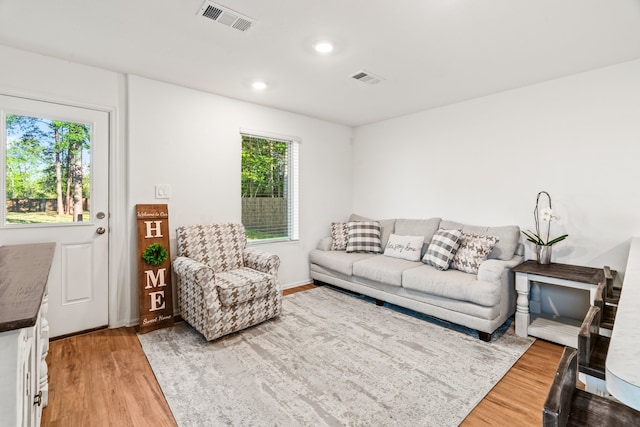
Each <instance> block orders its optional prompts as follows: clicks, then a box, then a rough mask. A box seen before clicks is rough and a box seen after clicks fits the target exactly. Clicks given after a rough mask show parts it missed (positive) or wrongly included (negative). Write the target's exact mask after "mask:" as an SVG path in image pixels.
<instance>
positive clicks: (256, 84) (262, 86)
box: [251, 80, 267, 90]
mask: <svg viewBox="0 0 640 427" xmlns="http://www.w3.org/2000/svg"><path fill="white" fill-rule="evenodd" d="M251 87H252V88H254V89H255V90H265V89H266V88H267V84H266V83H265V82H263V81H260V80H256V81H254V82H253V83H251Z"/></svg>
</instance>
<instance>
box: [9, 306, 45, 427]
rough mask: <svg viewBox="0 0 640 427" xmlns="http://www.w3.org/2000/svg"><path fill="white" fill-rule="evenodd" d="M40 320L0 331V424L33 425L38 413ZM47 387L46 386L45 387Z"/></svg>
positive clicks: (40, 355) (39, 400)
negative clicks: (19, 327)
mask: <svg viewBox="0 0 640 427" xmlns="http://www.w3.org/2000/svg"><path fill="white" fill-rule="evenodd" d="M40 326H41V322H40V319H38V321H37V323H36V325H35V326H32V327H30V328H22V329H17V330H13V331H7V332H2V333H0V362H1V363H0V384H2V388H0V413H2V414H3V415H2V417H0V425H1V426H3V427H4V426H7V427H14V426H37V425H40V417H41V415H42V403H41V396H42V390H41V388H40V380H41V376H40V373H41V361H42V353H41V351H42V350H41V349H44V346H43V345H42V344H40V345H39V337H40ZM47 387H48V386H47Z"/></svg>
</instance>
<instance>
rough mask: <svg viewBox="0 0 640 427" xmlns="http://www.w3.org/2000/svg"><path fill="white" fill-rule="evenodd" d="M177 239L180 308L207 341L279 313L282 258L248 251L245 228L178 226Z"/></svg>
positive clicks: (223, 225) (228, 225) (176, 268)
mask: <svg viewBox="0 0 640 427" xmlns="http://www.w3.org/2000/svg"><path fill="white" fill-rule="evenodd" d="M176 237H177V241H178V243H177V244H178V257H177V258H176V259H175V260H174V261H173V271H174V272H175V273H176V276H177V278H178V285H177V288H178V289H177V290H178V308H179V309H180V314H181V315H182V318H183V319H184V320H185V321H186V322H187V323H189V324H190V325H191V326H193V327H194V328H195V329H196V330H198V331H199V332H200V333H201V334H202V335H204V337H205V338H206V339H207V340H208V341H211V340H214V339H216V338H219V337H221V336H223V335H227V334H230V333H232V332H236V331H239V330H241V329H244V328H247V327H249V326H253V325H255V324H258V323H260V322H263V321H265V320H268V319H271V318H273V317H276V316H278V315H279V314H280V312H281V311H282V292H281V290H280V285H279V284H278V276H277V275H278V268H279V267H280V259H279V258H278V256H277V255H273V254H267V253H266V252H262V251H259V250H256V249H252V248H247V247H246V236H245V232H244V227H243V225H242V224H210V225H193V226H188V227H178V229H177V230H176Z"/></svg>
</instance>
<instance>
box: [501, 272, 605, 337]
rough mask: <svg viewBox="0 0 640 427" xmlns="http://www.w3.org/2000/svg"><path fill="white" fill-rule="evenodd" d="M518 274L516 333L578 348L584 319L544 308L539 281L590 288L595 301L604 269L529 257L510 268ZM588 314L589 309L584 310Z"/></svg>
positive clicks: (586, 289)
mask: <svg viewBox="0 0 640 427" xmlns="http://www.w3.org/2000/svg"><path fill="white" fill-rule="evenodd" d="M511 270H512V271H513V272H515V275H516V292H517V294H518V297H517V300H516V304H517V305H516V316H515V318H516V319H515V320H516V335H518V336H521V337H526V336H527V335H531V336H534V337H538V338H542V339H545V340H548V341H552V342H555V343H558V344H561V345H565V346H569V347H573V348H578V333H579V331H580V326H581V325H582V321H581V320H576V319H570V318H568V317H562V316H557V315H552V314H545V313H542V312H541V302H540V285H539V284H540V283H543V284H550V285H556V286H563V287H568V288H574V289H581V290H584V291H587V292H589V301H590V302H591V304H593V301H594V299H595V296H596V290H597V288H598V284H599V283H600V282H602V281H603V280H604V271H603V270H602V269H598V268H592V267H584V266H578V265H569V264H557V263H552V264H538V262H537V261H535V260H529V261H526V262H524V263H522V264H520V265H517V266H516V267H514V268H512V269H511ZM585 314H586V313H585Z"/></svg>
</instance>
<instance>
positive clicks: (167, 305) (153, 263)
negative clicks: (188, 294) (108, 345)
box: [136, 205, 173, 333]
mask: <svg viewBox="0 0 640 427" xmlns="http://www.w3.org/2000/svg"><path fill="white" fill-rule="evenodd" d="M136 218H137V225H138V296H139V299H140V325H139V327H138V330H139V332H140V333H146V332H149V331H153V330H154V329H159V328H164V327H167V326H171V325H173V292H172V290H171V256H170V254H169V211H168V209H167V205H136Z"/></svg>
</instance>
